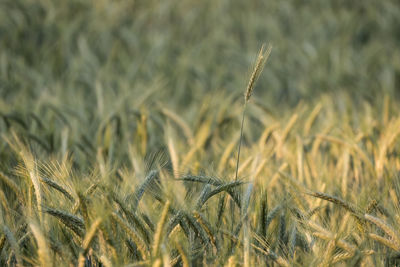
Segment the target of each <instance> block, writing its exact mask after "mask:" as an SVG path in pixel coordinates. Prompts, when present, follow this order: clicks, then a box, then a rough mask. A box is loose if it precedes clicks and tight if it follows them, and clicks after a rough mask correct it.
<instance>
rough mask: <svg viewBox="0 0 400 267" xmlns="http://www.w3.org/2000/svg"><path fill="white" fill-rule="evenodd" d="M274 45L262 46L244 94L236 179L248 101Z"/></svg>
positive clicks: (236, 172)
mask: <svg viewBox="0 0 400 267" xmlns="http://www.w3.org/2000/svg"><path fill="white" fill-rule="evenodd" d="M271 50H272V46H271V45H268V47H267V49H265V44H263V45H262V46H261V49H260V52H259V53H258V56H257V59H256V62H255V64H254V68H253V72H252V73H251V76H250V79H249V83H248V84H247V88H246V92H245V94H244V106H243V112H242V122H241V125H240V138H239V144H238V153H237V159H236V171H235V181H237V178H238V171H239V161H240V148H241V146H242V139H243V126H244V118H245V114H246V107H247V103H248V102H249V100H250V97H251V95H252V94H253V90H254V87H255V84H256V82H257V80H258V78H259V77H260V75H261V72H262V71H263V69H264V65H265V63H266V62H267V59H268V57H269V55H270V54H271Z"/></svg>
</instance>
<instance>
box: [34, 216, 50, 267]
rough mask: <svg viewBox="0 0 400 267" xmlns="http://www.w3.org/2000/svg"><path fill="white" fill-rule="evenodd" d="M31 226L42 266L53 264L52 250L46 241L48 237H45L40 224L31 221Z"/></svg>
mask: <svg viewBox="0 0 400 267" xmlns="http://www.w3.org/2000/svg"><path fill="white" fill-rule="evenodd" d="M29 226H30V228H31V230H32V233H33V235H34V236H35V239H36V242H37V244H38V255H39V261H40V266H41V267H46V266H51V257H50V251H49V247H48V245H47V242H46V238H45V237H44V235H43V233H42V231H41V230H40V228H39V226H37V225H36V224H34V223H31V224H30V225H29Z"/></svg>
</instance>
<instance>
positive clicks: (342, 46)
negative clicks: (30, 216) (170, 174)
mask: <svg viewBox="0 0 400 267" xmlns="http://www.w3.org/2000/svg"><path fill="white" fill-rule="evenodd" d="M264 42H266V43H269V44H272V45H273V47H274V48H273V52H272V55H271V58H270V60H269V63H268V65H267V67H266V69H265V72H264V74H263V75H262V77H261V79H260V82H259V84H258V89H257V95H258V97H260V99H262V101H264V102H266V103H279V104H291V105H293V104H295V103H297V102H298V101H299V100H301V99H303V100H309V99H312V98H314V97H316V96H317V95H320V94H324V93H334V94H336V93H338V92H345V93H348V94H351V95H352V96H354V97H355V98H358V99H359V98H365V99H368V100H370V101H374V99H375V98H376V97H380V96H382V94H383V93H386V94H390V95H392V96H395V97H399V95H400V89H399V85H400V49H399V47H400V4H399V2H398V1H390V0H387V1H377V0H366V1H340V0H339V1H318V0H315V1H302V0H292V1H238V0H236V1H210V0H205V1H193V0H184V1H175V0H171V1H157V0H150V1H149V0H146V1H143V0H138V1H126V0H125V1H124V0H117V1H111V0H96V1H84V0H71V1H65V0H62V1H52V0H39V1H32V0H23V1H22V0H2V1H0V48H1V50H0V79H1V80H0V88H1V89H0V90H1V96H2V101H3V102H5V103H3V104H2V106H3V108H4V105H11V104H12V105H14V106H15V105H16V106H18V105H26V104H27V103H29V104H34V103H35V102H36V101H39V100H40V99H43V98H44V97H46V98H60V99H62V101H63V102H64V103H65V104H73V103H76V101H90V98H95V97H96V86H100V87H102V88H103V89H104V90H105V91H108V92H107V94H109V95H108V97H109V99H110V100H111V99H112V98H113V97H114V95H115V96H117V97H118V96H119V95H125V94H129V95H130V94H132V95H135V96H137V97H139V95H141V94H154V95H158V96H159V99H163V100H164V101H167V100H168V101H172V102H174V103H176V104H177V105H178V104H189V103H190V102H192V101H196V102H197V101H200V99H202V96H204V94H206V93H209V92H213V93H216V92H220V91H226V92H229V93H232V94H241V93H242V92H243V90H244V87H245V85H246V83H247V79H248V74H249V71H250V69H251V65H252V62H253V61H254V58H255V56H256V54H257V51H258V49H259V48H260V46H261V44H262V43H264ZM72 92H73V93H72ZM21 95H22V96H23V98H24V99H26V101H27V102H25V101H20V100H21ZM27 95H29V97H26V96H27ZM67 96H68V97H67ZM81 98H84V100H83V99H81ZM18 99H19V101H18ZM21 102H22V103H21ZM31 108H32V107H31Z"/></svg>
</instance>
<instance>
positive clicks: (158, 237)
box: [152, 201, 170, 257]
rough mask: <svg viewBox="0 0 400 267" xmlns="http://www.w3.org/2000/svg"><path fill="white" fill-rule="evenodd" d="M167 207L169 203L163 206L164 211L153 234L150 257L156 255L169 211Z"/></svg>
mask: <svg viewBox="0 0 400 267" xmlns="http://www.w3.org/2000/svg"><path fill="white" fill-rule="evenodd" d="M169 205H170V202H169V201H167V202H166V203H165V205H164V209H163V211H162V213H161V218H160V220H159V222H158V224H157V228H156V232H155V234H154V243H153V251H152V256H153V257H156V256H157V253H158V249H159V246H160V243H161V236H162V232H163V228H164V224H165V222H166V220H167V215H168V210H169Z"/></svg>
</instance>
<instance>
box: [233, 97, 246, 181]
mask: <svg viewBox="0 0 400 267" xmlns="http://www.w3.org/2000/svg"><path fill="white" fill-rule="evenodd" d="M246 106H247V101H246V100H245V101H244V106H243V114H242V125H241V126H240V138H239V145H238V154H237V159H236V172H235V181H237V178H238V172H239V161H240V148H241V147H242V139H243V125H244V115H245V113H246Z"/></svg>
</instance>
